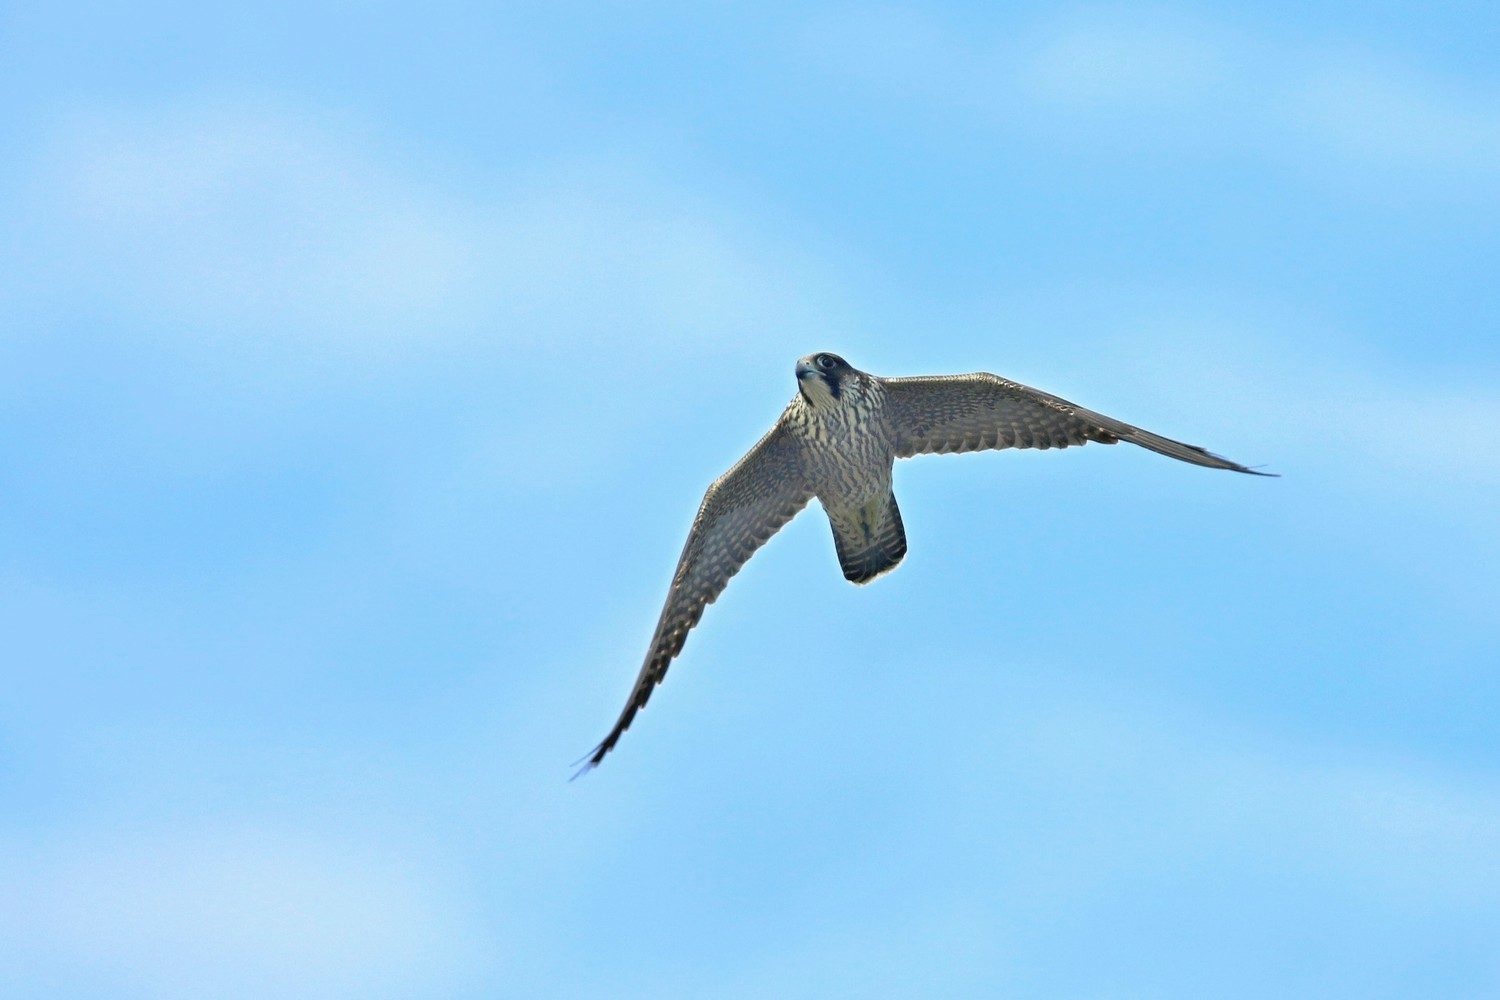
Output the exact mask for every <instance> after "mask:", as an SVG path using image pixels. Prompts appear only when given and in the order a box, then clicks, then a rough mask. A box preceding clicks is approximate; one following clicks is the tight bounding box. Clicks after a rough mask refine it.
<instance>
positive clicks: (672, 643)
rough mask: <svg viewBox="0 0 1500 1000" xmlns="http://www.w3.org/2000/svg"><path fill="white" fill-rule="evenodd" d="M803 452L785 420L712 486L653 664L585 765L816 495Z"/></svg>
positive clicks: (676, 579) (655, 643) (649, 658)
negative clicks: (717, 602) (710, 611)
mask: <svg viewBox="0 0 1500 1000" xmlns="http://www.w3.org/2000/svg"><path fill="white" fill-rule="evenodd" d="M799 456H800V446H799V445H798V442H797V440H796V439H795V438H793V437H792V436H791V435H790V434H788V433H787V431H786V430H785V429H784V427H783V426H782V425H781V424H780V423H778V424H777V425H776V426H775V427H774V428H772V430H771V432H770V433H769V434H767V435H766V436H765V437H763V438H761V439H760V441H759V442H758V443H757V444H756V445H755V447H754V448H751V449H750V452H749V454H747V455H746V456H745V457H744V458H742V459H740V461H739V463H738V464H736V465H735V467H734V468H732V469H730V470H729V471H728V472H726V473H724V475H722V476H720V477H719V478H718V479H717V480H715V481H714V484H713V485H712V486H710V487H709V488H708V493H707V494H706V495H705V496H704V497H703V504H702V506H701V507H699V508H698V516H697V517H696V518H695V519H694V520H693V527H692V530H691V531H690V532H689V533H688V540H687V545H686V546H685V547H684V548H683V550H682V558H681V559H680V560H679V561H678V563H677V572H676V573H674V574H673V576H672V587H671V589H670V590H668V591H667V604H666V607H664V608H663V609H662V612H661V619H660V621H658V622H657V624H656V634H655V635H654V636H652V638H651V648H650V651H649V652H648V653H647V654H646V662H645V665H644V666H642V667H641V672H640V675H639V676H637V677H636V680H635V687H634V688H632V689H631V692H630V698H629V700H628V701H626V703H625V710H624V711H623V712H621V713H620V718H619V721H617V722H616V723H615V726H614V728H613V729H611V730H610V731H609V735H608V736H606V737H605V738H604V740H603V742H601V743H600V744H599V745H598V746H597V747H595V748H594V750H593V752H592V753H590V754H589V756H588V764H587V766H586V767H585V768H584V770H587V769H588V768H589V767H593V766H595V765H597V764H598V763H599V762H600V761H601V760H603V759H604V755H605V754H607V753H609V752H610V750H612V749H614V746H615V744H616V743H617V742H618V741H619V739H620V736H621V734H622V733H624V732H625V730H626V729H628V728H630V722H631V720H632V719H634V718H635V713H636V712H638V711H640V709H641V708H642V707H643V706H644V705H645V704H646V702H647V700H649V699H650V697H651V692H652V690H654V689H655V687H656V685H658V684H660V683H661V681H662V678H663V677H664V676H666V673H667V667H668V666H669V665H670V664H671V662H672V659H673V658H674V657H675V656H676V655H677V654H678V653H679V652H681V651H682V644H683V642H684V641H685V640H686V639H687V634H688V632H689V631H690V630H691V629H692V627H693V626H694V625H696V624H698V619H699V618H701V617H702V615H703V609H704V607H705V606H707V605H709V604H712V603H713V601H714V599H715V598H717V597H718V596H719V594H720V593H722V592H723V590H724V587H725V586H726V585H727V584H728V583H729V578H730V577H732V576H734V574H736V573H738V572H739V570H740V567H741V566H743V565H745V563H746V562H747V561H748V560H749V558H750V557H751V556H752V555H754V553H755V550H756V549H758V548H760V547H761V546H762V545H764V544H765V543H766V541H767V539H769V538H770V537H771V536H772V535H774V534H775V533H776V532H777V530H778V529H780V528H781V526H782V525H784V524H786V523H787V522H788V521H790V520H791V519H792V517H793V516H795V515H796V513H797V512H798V511H800V510H801V509H802V508H803V507H805V506H807V502H808V501H809V500H811V499H812V496H813V493H812V490H811V489H809V488H808V485H807V481H806V479H805V477H804V476H803V473H802V463H801V460H800V457H799Z"/></svg>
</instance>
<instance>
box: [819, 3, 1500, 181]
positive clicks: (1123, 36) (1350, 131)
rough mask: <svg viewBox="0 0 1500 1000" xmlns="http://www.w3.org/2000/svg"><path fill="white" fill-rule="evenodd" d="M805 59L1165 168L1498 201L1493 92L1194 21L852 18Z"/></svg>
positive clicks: (823, 25)
mask: <svg viewBox="0 0 1500 1000" xmlns="http://www.w3.org/2000/svg"><path fill="white" fill-rule="evenodd" d="M798 47H799V49H800V51H801V53H802V55H803V58H805V59H808V60H811V61H813V62H815V63H820V64H822V65H823V66H825V67H827V68H828V69H830V70H832V72H834V73H835V74H839V75H844V76H847V77H850V78H853V79H856V80H857V81H858V82H859V83H860V85H861V86H862V87H864V88H866V89H867V90H870V91H872V92H879V93H880V94H881V95H882V98H883V99H884V100H895V101H901V102H908V101H912V100H918V101H921V102H925V103H926V104H927V105H928V106H929V108H931V109H933V110H937V109H942V110H943V112H944V113H946V114H949V115H955V116H957V117H958V119H959V120H962V121H963V122H965V123H966V124H968V125H970V126H972V125H974V124H978V125H980V126H983V127H987V128H990V129H994V130H997V131H1007V132H1008V131H1012V130H1016V129H1020V130H1022V131H1026V132H1040V133H1042V134H1045V135H1047V136H1049V137H1053V138H1057V139H1061V140H1063V141H1068V140H1069V139H1070V137H1071V138H1072V139H1075V140H1078V141H1082V142H1085V143H1087V144H1089V145H1090V146H1091V147H1098V146H1100V145H1101V144H1102V145H1104V146H1106V147H1122V148H1131V149H1147V150H1151V151H1154V152H1157V153H1161V152H1165V153H1170V154H1172V155H1178V153H1179V152H1180V150H1181V149H1182V146H1183V143H1184V142H1185V141H1189V142H1191V143H1192V146H1191V149H1192V152H1194V153H1195V154H1196V153H1199V152H1202V151H1205V150H1207V151H1210V152H1215V153H1217V154H1227V155H1233V156H1243V155H1247V154H1249V155H1254V156H1257V157H1260V158H1264V159H1270V160H1273V161H1277V162H1284V163H1290V164H1292V165H1293V166H1301V165H1304V164H1311V165H1312V166H1313V168H1314V169H1315V170H1316V171H1318V172H1321V173H1322V174H1324V175H1325V176H1329V175H1331V176H1332V177H1333V179H1335V180H1337V181H1339V182H1342V183H1345V184H1347V182H1348V181H1349V180H1350V179H1351V177H1352V178H1355V179H1367V180H1369V181H1372V182H1379V183H1382V184H1399V185H1404V186H1411V185H1413V184H1418V185H1426V186H1427V187H1429V188H1431V189H1432V190H1433V191H1434V193H1437V194H1441V195H1443V196H1445V197H1453V196H1473V195H1475V194H1479V193H1487V194H1491V195H1492V194H1493V193H1494V192H1495V178H1496V176H1500V172H1497V170H1496V168H1497V166H1500V91H1497V90H1496V88H1495V87H1494V86H1492V85H1488V84H1486V85H1482V86H1470V87H1467V88H1465V87H1461V86H1459V85H1458V84H1457V83H1454V82H1450V81H1445V80H1443V79H1441V78H1439V77H1438V76H1436V75H1434V74H1431V73H1427V72H1424V71H1423V70H1422V69H1421V68H1420V67H1416V66H1411V65H1406V64H1405V63H1403V62H1402V61H1401V60H1400V58H1399V57H1397V56H1395V55H1390V56H1385V57H1374V56H1367V55H1362V54H1357V53H1354V54H1351V53H1350V52H1348V51H1345V50H1340V49H1337V48H1332V47H1328V46H1326V45H1325V46H1321V47H1320V46H1318V45H1312V44H1299V43H1295V42H1292V41H1289V40H1286V39H1282V38H1277V37H1275V36H1273V35H1270V34H1265V33H1257V32H1255V31H1253V30H1251V29H1248V28H1243V27H1240V26H1235V25H1227V24H1216V23H1213V22H1210V21H1206V20H1203V19H1198V18H1190V17H1187V16H1173V15H1167V14H1163V13H1160V12H1157V13H1126V12H1124V11H1122V10H1113V9H1108V10H1100V11H1095V12H1085V13H1076V12H1075V13H1071V14H1064V15H1058V16H1054V17H1051V18H1047V19H1042V20H1039V21H1036V22H1034V23H1032V24H1030V25H1028V26H1026V27H1024V28H1023V29H1021V30H1020V31H1017V32H1013V33H1011V34H1008V35H1004V36H1002V35H1000V34H998V33H993V32H989V33H986V32H972V31H971V32H965V31H962V30H960V29H959V28H958V27H956V26H955V25H953V24H950V23H948V22H945V21H943V20H941V19H939V18H937V17H933V16H919V15H915V14H912V13H910V12H896V11H890V10H875V11H861V12H860V13H859V14H858V15H849V16H847V17H846V18H844V19H842V20H834V19H824V20H820V21H817V22H814V23H813V24H811V25H810V26H809V27H807V28H806V29H805V30H804V32H803V35H802V37H801V38H800V39H799V45H798ZM1434 181H1441V182H1442V184H1441V185H1439V186H1435V187H1434V186H1433V182H1434ZM1455 184H1457V186H1454V185H1455Z"/></svg>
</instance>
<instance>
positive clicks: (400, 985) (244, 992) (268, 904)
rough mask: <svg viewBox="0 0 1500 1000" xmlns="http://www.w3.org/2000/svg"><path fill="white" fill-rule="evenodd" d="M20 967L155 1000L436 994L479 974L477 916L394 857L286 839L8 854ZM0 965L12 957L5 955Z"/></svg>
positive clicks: (2, 909)
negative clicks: (47, 962) (45, 969)
mask: <svg viewBox="0 0 1500 1000" xmlns="http://www.w3.org/2000/svg"><path fill="white" fill-rule="evenodd" d="M6 853H7V854H8V855H9V856H8V857H7V858H6V859H5V861H6V867H7V868H9V869H11V870H10V872H9V873H8V874H7V876H6V877H5V882H6V890H7V891H6V892H5V894H4V900H3V902H0V927H3V928H4V930H5V935H4V936H5V938H6V939H7V940H8V942H9V947H21V948H24V949H25V950H26V952H27V953H29V954H30V955H31V956H32V960H30V961H27V962H25V963H19V961H18V962H17V965H16V967H18V968H22V967H24V968H27V969H29V970H31V974H33V975H40V972H39V971H38V966H37V963H36V961H35V956H37V955H47V956H51V957H52V960H53V962H54V963H55V972H54V973H53V975H55V977H56V979H57V980H59V981H62V982H66V981H69V980H70V977H74V976H77V975H78V974H79V971H80V970H86V971H85V973H84V974H86V975H90V976H95V977H98V978H99V979H101V980H102V981H103V982H105V983H108V984H110V985H111V987H112V988H114V989H124V990H125V991H126V992H129V993H131V994H132V995H133V994H134V993H136V992H140V993H142V994H149V995H152V996H159V997H199V996H204V995H213V996H222V997H247V998H248V997H263V996H284V997H379V996H405V995H409V994H410V991H411V990H413V989H416V990H417V991H418V992H424V993H426V992H430V991H433V990H438V991H439V992H441V990H442V988H443V987H444V986H451V985H452V984H453V983H455V982H458V981H461V980H462V979H463V978H464V977H465V976H466V975H471V974H473V973H474V971H475V970H476V968H478V967H480V966H482V965H483V963H484V962H486V961H488V959H486V958H485V957H484V954H483V951H482V949H481V947H480V942H479V941H478V939H477V937H476V935H475V928H474V925H473V923H472V916H471V914H469V913H467V912H464V910H463V906H462V904H458V903H456V901H455V898H454V894H453V893H451V891H450V890H449V889H447V888H445V887H443V886H442V885H441V883H440V881H439V880H436V879H434V878H433V877H432V876H431V873H425V872H423V871H422V870H421V869H420V866H416V865H413V864H411V863H410V862H409V860H402V859H400V858H399V857H397V856H394V855H393V854H392V853H390V852H380V851H369V852H365V853H363V854H362V853H361V852H360V851H359V850H358V849H356V850H354V851H351V850H350V845H349V844H348V843H342V844H339V843H332V842H320V841H318V840H317V839H315V838H308V837H305V836H302V835H299V834H293V833H290V832H288V831H286V830H275V829H264V828H244V829H194V828H180V827H173V828H164V829H162V830H160V831H159V832H157V833H155V834H152V833H147V832H140V831H132V832H121V833H119V834H118V835H116V836H113V837H104V836H103V835H99V836H98V837H96V839H94V840H92V841H89V842H64V843H61V844H56V845H51V846H48V847H45V848H41V847H35V848H31V849H25V850H22V849H18V848H15V847H12V848H11V849H10V850H8V851H7V852H6ZM3 950H8V948H7V949H3Z"/></svg>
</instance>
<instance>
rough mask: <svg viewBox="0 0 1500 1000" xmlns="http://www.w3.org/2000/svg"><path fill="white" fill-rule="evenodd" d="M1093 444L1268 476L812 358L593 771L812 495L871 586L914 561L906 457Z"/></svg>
mask: <svg viewBox="0 0 1500 1000" xmlns="http://www.w3.org/2000/svg"><path fill="white" fill-rule="evenodd" d="M1090 441H1094V442H1098V443H1099V444H1114V443H1116V442H1118V441H1129V442H1130V443H1131V444H1138V445H1140V446H1141V447H1142V448H1149V449H1150V450H1151V451H1154V452H1158V453H1160V454H1163V455H1167V456H1169V457H1171V458H1175V459H1179V460H1181V461H1183V462H1191V463H1193V464H1194V465H1203V466H1207V467H1208V468H1210V469H1229V470H1231V471H1233V472H1245V473H1249V474H1250V475H1254V476H1265V475H1271V473H1265V472H1256V471H1255V470H1254V469H1248V468H1246V467H1245V466H1243V465H1239V464H1237V463H1235V462H1231V461H1229V459H1227V458H1220V457H1219V456H1218V455H1214V454H1211V453H1210V452H1208V451H1205V450H1204V449H1202V448H1199V447H1196V446H1194V445H1190V444H1183V443H1182V442H1180V441H1173V440H1172V439H1170V438H1164V437H1161V436H1160V435H1157V434H1152V433H1151V432H1150V431H1145V430H1141V429H1140V428H1139V427H1132V426H1131V425H1130V424H1127V423H1124V422H1122V421H1119V420H1116V419H1114V418H1113V417H1106V416H1104V415H1103V414H1101V413H1095V412H1094V411H1092V410H1086V409H1084V408H1083V407H1081V406H1077V405H1075V404H1073V403H1070V402H1068V401H1067V400H1065V399H1060V398H1058V397H1057V396H1053V395H1050V394H1048V393H1045V392H1042V391H1040V390H1038V389H1032V388H1030V387H1029V386H1024V385H1021V384H1020V383H1018V382H1011V381H1008V380H1006V379H1003V378H1000V377H998V376H995V375H990V374H989V373H987V372H975V373H974V374H972V375H942V376H924V377H919V378H881V377H879V376H877V375H871V374H869V373H868V372H862V371H860V370H859V369H857V368H855V367H853V366H852V365H850V364H849V363H848V362H847V361H845V360H844V359H843V358H841V357H839V356H838V355H837V354H826V353H825V354H811V355H808V356H807V357H805V358H802V359H801V360H799V361H798V362H797V395H796V396H794V397H792V401H791V403H789V404H787V408H786V410H785V411H784V412H783V413H782V414H781V418H780V419H779V420H777V421H776V426H774V427H772V428H771V430H770V433H768V434H767V435H766V436H765V437H763V438H761V439H760V441H759V442H757V443H756V445H755V447H753V448H751V449H750V453H749V454H747V455H746V456H745V457H744V458H742V459H740V461H739V462H738V463H737V464H736V465H735V467H734V468H732V469H730V470H729V471H728V472H726V473H724V475H722V476H720V477H719V478H718V479H717V480H715V481H714V483H713V485H712V486H710V487H709V488H708V493H707V494H706V495H705V496H704V497H703V503H702V505H701V506H700V507H699V508H698V516H697V517H696V518H694V519H693V527H692V530H691V531H690V532H688V540H687V545H686V546H684V548H683V550H682V558H681V559H680V560H679V561H678V563H677V571H676V572H675V573H674V574H673V575H672V586H671V588H670V589H669V590H668V591H667V603H666V607H664V608H663V609H662V612H661V619H660V620H659V621H658V622H657V623H656V634H655V635H653V636H652V637H651V647H650V649H649V651H648V652H647V653H646V662H645V665H644V666H642V667H641V672H640V675H639V676H638V677H636V680H635V687H634V688H632V689H631V692H630V698H629V700H628V701H626V703H625V709H624V711H622V712H621V713H620V718H619V720H618V721H617V722H616V723H615V725H614V728H613V729H611V730H610V731H609V735H608V736H606V737H604V740H603V741H602V742H601V743H600V744H599V745H598V746H597V747H595V748H594V749H593V751H592V752H591V753H589V754H588V756H587V758H586V759H587V761H588V763H587V764H585V765H584V767H583V770H584V771H587V770H589V769H590V768H592V767H594V766H596V765H597V764H598V763H599V762H600V761H602V760H603V759H604V756H605V755H606V754H608V753H609V752H610V751H611V750H613V749H614V747H615V744H616V743H618V742H619V740H620V736H621V735H622V734H623V733H624V732H625V730H626V729H628V728H630V723H631V721H632V720H633V719H634V718H635V714H636V713H637V712H639V711H640V710H641V709H642V708H644V707H645V705H646V702H647V701H648V700H649V699H650V697H651V692H652V691H653V690H655V688H656V685H658V684H660V683H661V682H662V678H664V677H665V676H666V673H667V667H668V666H669V665H671V662H672V660H673V658H675V657H676V656H677V654H678V653H680V652H682V644H683V641H684V640H685V639H686V638H687V634H688V632H689V631H690V630H691V629H692V627H693V626H694V625H696V624H698V619H699V618H701V617H702V616H703V609H704V608H705V607H706V606H707V605H709V604H712V603H713V602H714V600H715V599H716V598H717V597H718V596H719V594H720V593H722V592H723V590H724V587H725V585H726V584H728V583H729V578H730V577H732V576H734V574H735V573H737V572H739V570H740V567H741V566H743V565H745V563H746V561H747V560H749V558H750V557H751V556H752V555H753V554H754V553H755V550H756V549H758V548H760V547H761V546H762V545H764V544H765V543H766V540H767V539H769V538H770V537H771V536H772V535H774V534H775V533H776V532H777V530H778V529H780V528H781V526H782V525H784V524H786V523H787V522H788V521H790V520H791V519H792V518H793V517H794V516H796V514H797V512H798V511H800V510H801V509H802V508H803V507H805V506H807V502H808V501H809V500H811V499H812V498H813V497H817V498H818V500H819V502H820V503H822V505H823V510H824V512H825V513H827V515H828V523H829V524H830V525H831V526H832V527H833V545H834V549H835V551H836V552H837V553H838V558H839V565H840V566H841V567H842V568H843V570H844V576H845V577H846V578H847V579H848V580H849V581H850V582H851V583H856V584H865V583H869V582H870V581H871V580H873V579H875V577H877V576H879V575H880V574H882V573H886V572H889V571H890V570H892V569H894V568H895V567H896V566H897V565H898V564H899V563H900V562H901V559H902V557H903V556H905V555H906V532H905V530H904V529H903V528H902V526H901V511H900V509H899V508H898V507H897V506H896V497H895V496H894V494H892V492H891V467H892V465H893V464H894V463H895V460H896V459H898V458H910V457H911V456H913V455H923V454H930V453H935V454H953V453H958V452H965V451H984V450H986V449H991V448H994V449H999V448H1066V447H1068V446H1069V445H1081V444H1088V443H1089V442H1090ZM580 763H582V761H580ZM579 773H582V771H580V772H579Z"/></svg>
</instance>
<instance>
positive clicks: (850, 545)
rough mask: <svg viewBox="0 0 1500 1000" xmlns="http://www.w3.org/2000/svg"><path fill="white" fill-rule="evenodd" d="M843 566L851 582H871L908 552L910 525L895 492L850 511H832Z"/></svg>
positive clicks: (834, 535) (834, 538)
mask: <svg viewBox="0 0 1500 1000" xmlns="http://www.w3.org/2000/svg"><path fill="white" fill-rule="evenodd" d="M828 523H829V524H831V525H832V526H833V544H834V548H835V549H837V550H838V554H839V565H840V566H841V567H843V570H844V577H845V579H847V580H849V582H851V583H869V582H870V581H871V580H873V579H875V577H877V576H879V575H880V574H881V573H885V572H887V571H889V570H892V569H895V568H896V565H897V564H898V563H900V562H901V560H902V558H903V557H904V556H905V555H906V528H905V526H904V525H902V523H901V510H900V508H898V507H897V506H896V497H895V495H894V494H892V495H889V496H887V497H886V498H885V499H883V500H879V499H877V500H874V501H871V502H870V503H868V504H865V505H864V506H863V507H856V508H854V509H852V510H848V511H829V512H828Z"/></svg>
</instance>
